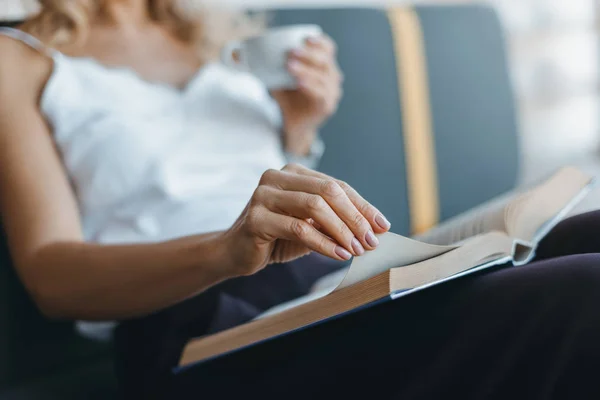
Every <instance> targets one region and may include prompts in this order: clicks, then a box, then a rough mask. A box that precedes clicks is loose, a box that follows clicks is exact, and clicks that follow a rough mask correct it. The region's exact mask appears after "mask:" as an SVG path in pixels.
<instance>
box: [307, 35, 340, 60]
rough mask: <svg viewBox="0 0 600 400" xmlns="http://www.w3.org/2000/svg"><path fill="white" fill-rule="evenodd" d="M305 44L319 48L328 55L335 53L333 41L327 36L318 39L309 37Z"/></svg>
mask: <svg viewBox="0 0 600 400" xmlns="http://www.w3.org/2000/svg"><path fill="white" fill-rule="evenodd" d="M306 43H307V44H308V45H309V46H314V47H320V48H322V49H323V50H324V51H326V52H327V53H328V54H330V55H335V54H336V53H337V45H336V44H335V41H334V40H333V39H332V38H331V37H330V36H329V35H327V34H323V35H321V36H318V37H309V38H308V39H306Z"/></svg>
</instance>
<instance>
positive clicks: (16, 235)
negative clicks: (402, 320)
mask: <svg viewBox="0 0 600 400" xmlns="http://www.w3.org/2000/svg"><path fill="white" fill-rule="evenodd" d="M0 54H2V55H3V58H2V59H0V215H1V216H2V222H3V225H4V229H5V231H6V234H7V237H8V241H9V247H10V250H11V254H12V258H13V261H14V264H15V268H16V270H17V272H18V274H19V276H20V278H21V280H22V281H23V283H24V284H25V286H26V287H27V289H28V290H29V292H30V293H31V295H32V297H33V298H34V300H35V301H36V302H37V304H38V306H39V307H40V309H41V310H42V311H43V312H44V313H45V314H47V315H48V316H51V317H56V318H70V319H87V320H92V319H123V318H129V317H135V316H141V315H144V314H148V313H151V312H154V311H157V310H159V309H162V308H165V307H168V306H170V305H172V304H175V303H177V302H179V301H182V300H184V299H186V298H188V297H190V296H193V295H195V294H197V293H199V292H201V291H203V290H205V289H207V288H208V287H210V286H212V285H215V284H216V283H218V282H221V281H223V280H225V279H228V278H232V277H236V276H240V275H248V274H253V273H255V272H257V271H259V270H260V269H262V268H264V267H265V266H266V265H268V264H271V263H276V262H285V261H290V260H293V259H294V258H298V257H300V256H302V255H304V254H307V253H309V252H310V251H316V252H319V253H321V254H323V255H326V256H328V257H331V258H334V259H338V260H342V259H346V260H347V259H349V258H350V257H351V256H352V255H361V254H363V253H364V251H365V249H366V250H372V249H374V248H375V247H377V239H376V237H375V236H374V233H383V232H385V231H387V230H388V229H389V223H388V222H387V220H385V218H384V217H383V216H382V215H381V214H380V213H379V211H377V209H376V208H375V207H373V206H371V205H370V204H369V203H367V202H366V201H365V200H364V199H362V197H360V196H359V195H358V193H356V192H355V191H354V190H353V189H352V188H351V187H349V186H348V185H346V184H345V183H344V182H339V181H336V180H334V179H332V178H330V177H328V176H326V175H323V174H320V173H318V172H315V171H311V170H308V169H306V168H303V167H300V166H288V167H286V168H284V170H282V171H267V172H265V174H264V175H263V177H262V179H261V181H260V182H259V184H258V187H257V189H256V191H255V193H254V194H253V196H252V198H251V199H250V201H249V203H248V206H247V207H246V209H245V210H244V212H243V213H242V215H241V216H240V217H239V219H238V220H237V222H236V223H235V224H234V226H232V227H231V228H230V229H229V230H227V231H225V232H217V233H213V234H207V235H199V236H193V237H188V238H184V239H179V240H174V241H171V242H166V243H159V244H146V245H122V246H104V245H96V244H89V243H85V242H84V241H83V238H82V233H81V227H80V221H79V213H78V210H77V204H76V201H75V198H74V195H73V193H72V191H71V188H70V185H69V182H68V178H67V176H66V174H65V172H64V171H63V168H62V164H61V161H60V157H59V156H58V154H57V152H56V149H55V148H54V144H53V141H52V137H51V132H50V130H49V128H48V126H47V124H46V123H45V121H44V119H43V117H42V116H41V114H40V112H39V109H38V106H37V102H38V99H39V97H40V93H41V88H42V87H43V85H44V82H45V81H46V80H47V79H48V76H49V75H50V70H51V62H50V61H49V60H47V59H45V58H44V57H43V56H40V55H39V54H37V53H35V52H34V51H32V50H30V49H28V48H26V47H25V46H22V45H20V44H18V43H16V42H14V41H12V40H10V39H5V38H2V37H0Z"/></svg>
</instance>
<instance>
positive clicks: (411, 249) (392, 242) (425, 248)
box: [258, 233, 457, 319]
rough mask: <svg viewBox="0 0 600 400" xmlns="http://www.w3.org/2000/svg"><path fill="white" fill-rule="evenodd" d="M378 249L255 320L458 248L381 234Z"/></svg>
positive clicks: (357, 258) (390, 234)
mask: <svg viewBox="0 0 600 400" xmlns="http://www.w3.org/2000/svg"><path fill="white" fill-rule="evenodd" d="M378 239H379V246H378V247H377V249H376V250H374V251H369V252H367V253H365V254H364V255H363V256H361V257H355V258H354V260H352V264H351V265H350V267H348V268H345V269H343V270H340V271H336V272H334V273H332V274H329V275H327V276H325V277H323V278H321V279H320V280H319V281H318V282H317V283H316V284H315V286H314V287H313V291H312V292H311V293H309V294H307V295H306V296H302V297H300V298H297V299H295V300H292V301H289V302H286V303H283V304H280V305H278V306H275V307H273V308H271V309H269V310H267V311H266V312H264V313H263V314H261V315H260V316H259V317H258V319H260V318H264V317H266V316H269V315H274V314H278V313H280V312H283V311H286V310H289V309H290V308H294V307H297V306H299V305H302V304H305V303H308V302H310V301H313V300H316V299H318V298H321V297H324V296H327V295H328V294H330V293H332V292H333V291H335V290H338V289H342V288H345V287H348V286H351V285H353V284H355V283H358V282H360V281H364V280H366V279H369V278H372V277H374V276H376V275H379V274H381V273H382V272H385V271H388V270H389V269H391V268H393V267H401V266H405V265H410V264H415V263H418V262H421V261H425V260H428V259H431V258H433V257H437V256H439V255H441V254H444V253H447V252H449V251H452V250H455V249H456V248H457V246H436V245H431V244H427V243H422V242H419V241H416V240H414V239H409V238H407V237H404V236H400V235H396V234H395V233H384V234H383V235H379V236H378Z"/></svg>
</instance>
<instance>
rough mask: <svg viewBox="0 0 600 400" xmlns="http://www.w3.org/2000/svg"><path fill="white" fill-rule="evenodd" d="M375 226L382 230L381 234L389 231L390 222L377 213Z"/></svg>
mask: <svg viewBox="0 0 600 400" xmlns="http://www.w3.org/2000/svg"><path fill="white" fill-rule="evenodd" d="M375 224H376V225H377V227H378V228H379V229H381V230H383V232H387V231H389V230H390V228H391V227H392V224H391V222H390V221H388V219H387V218H386V217H385V216H384V215H383V214H381V213H378V214H377V215H376V216H375Z"/></svg>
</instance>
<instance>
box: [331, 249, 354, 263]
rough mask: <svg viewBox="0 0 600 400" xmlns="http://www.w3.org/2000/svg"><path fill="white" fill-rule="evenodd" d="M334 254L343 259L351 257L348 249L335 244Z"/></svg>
mask: <svg viewBox="0 0 600 400" xmlns="http://www.w3.org/2000/svg"><path fill="white" fill-rule="evenodd" d="M335 254H337V255H338V256H339V257H340V258H342V259H344V260H349V259H351V258H352V254H350V253H349V252H348V250H346V249H345V248H343V247H340V246H336V248H335Z"/></svg>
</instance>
